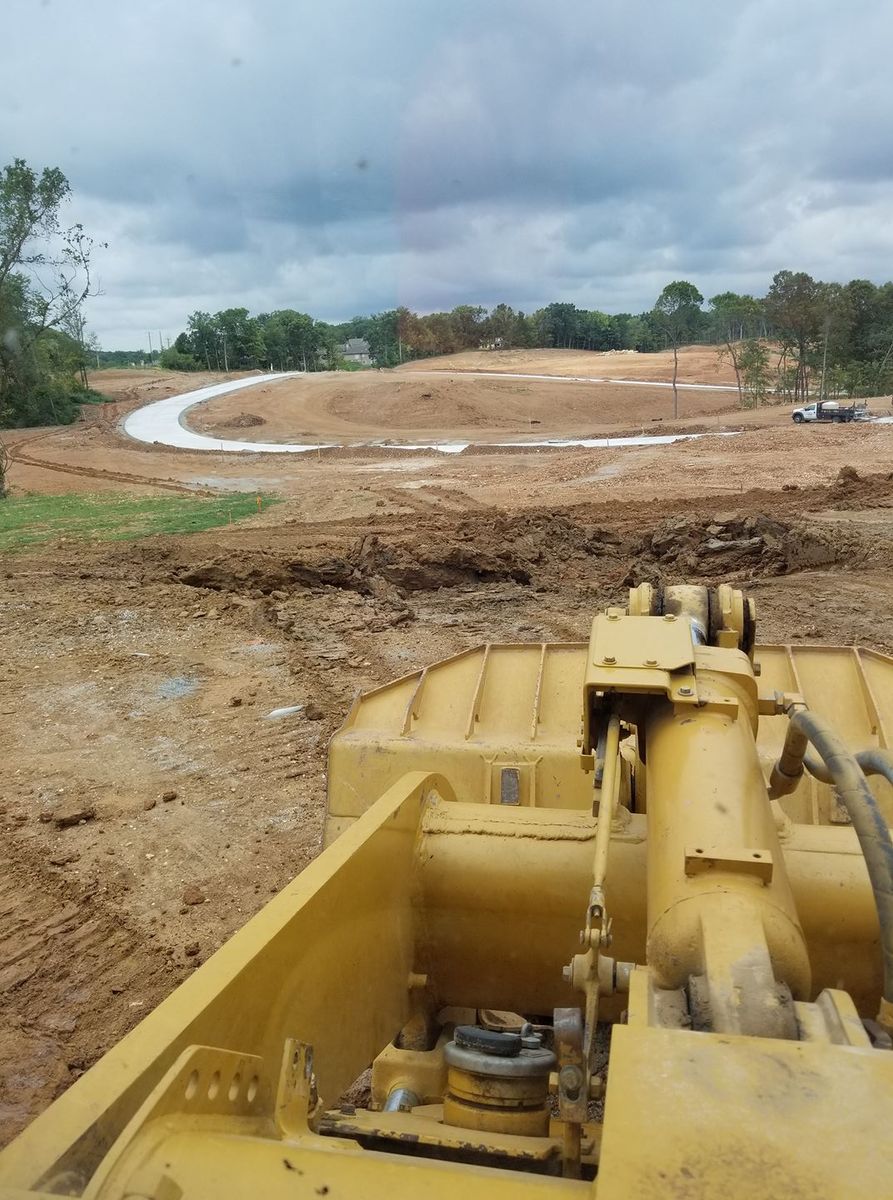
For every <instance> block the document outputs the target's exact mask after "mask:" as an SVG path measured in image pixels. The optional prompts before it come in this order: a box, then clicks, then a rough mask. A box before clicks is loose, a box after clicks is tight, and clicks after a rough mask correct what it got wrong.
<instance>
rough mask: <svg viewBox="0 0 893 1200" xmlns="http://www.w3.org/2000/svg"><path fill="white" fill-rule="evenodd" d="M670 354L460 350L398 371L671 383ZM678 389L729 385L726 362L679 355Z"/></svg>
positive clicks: (690, 349)
mask: <svg viewBox="0 0 893 1200" xmlns="http://www.w3.org/2000/svg"><path fill="white" fill-rule="evenodd" d="M672 361H673V354H672V351H670V350H668V351H665V352H663V353H660V354H640V353H639V352H638V351H636V350H463V351H461V353H459V354H446V355H443V356H441V357H439V358H421V359H417V360H416V361H415V362H410V363H406V364H405V365H404V366H403V367H401V368H400V369H401V370H402V371H431V370H439V371H444V370H445V371H516V372H518V373H519V374H520V373H525V372H526V373H529V374H533V375H585V376H597V377H599V378H609V379H655V380H666V379H670V378H671V377H672V369H673V368H672ZM679 382H680V383H709V384H717V383H729V384H734V382H735V372H734V371H733V370H732V366H731V363H730V362H729V361H728V358H727V357H726V356H724V355H722V354H721V353H720V351H719V350H717V348H716V347H715V346H682V347H680V349H679Z"/></svg>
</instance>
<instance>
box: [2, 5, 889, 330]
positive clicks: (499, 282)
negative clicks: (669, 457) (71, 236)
mask: <svg viewBox="0 0 893 1200" xmlns="http://www.w3.org/2000/svg"><path fill="white" fill-rule="evenodd" d="M2 21H3V26H4V35H3V36H2V37H0V165H2V164H3V163H6V162H9V161H10V160H11V159H12V158H14V157H23V158H25V159H27V160H28V162H29V163H30V164H31V165H32V166H35V167H43V166H46V165H51V166H59V167H61V168H62V169H63V170H64V171H65V173H66V174H67V175H68V177H69V179H70V181H71V183H72V186H73V189H74V192H75V199H74V201H73V203H72V204H71V205H70V208H69V213H70V217H71V219H75V218H76V219H79V220H81V221H83V223H84V224H85V226H86V227H87V230H88V232H90V233H91V234H92V235H93V236H94V237H96V238H97V239H99V240H102V241H107V242H108V243H109V248H108V250H107V251H103V252H102V253H101V254H100V255H98V256H97V260H98V266H99V273H100V277H101V284H102V290H103V293H104V294H103V295H102V296H101V297H99V298H97V299H95V300H93V301H92V302H91V304H90V309H89V314H88V315H89V320H90V325H91V328H92V329H93V330H94V331H95V332H97V333H98V334H99V337H100V339H101V341H102V344H103V345H104V346H105V347H106V348H110V349H114V348H130V347H137V346H145V345H146V342H147V338H146V331H147V330H148V329H151V330H153V331H155V330H159V329H160V330H162V331H163V333H164V334H165V336H166V337H168V336H169V337H173V336H175V335H176V333H177V332H178V331H179V330H180V329H182V328H183V326H184V323H185V318H186V316H187V314H188V313H190V312H192V311H193V310H195V309H197V308H201V309H209V310H216V309H219V308H225V307H229V306H231V305H245V306H246V307H248V308H249V309H250V310H251V311H252V312H260V311H269V310H270V309H273V308H282V307H292V308H298V309H301V310H303V311H306V312H311V313H313V314H314V315H315V316H318V317H321V318H324V319H327V320H342V319H346V318H348V317H350V316H352V315H353V314H354V313H360V312H370V311H376V310H380V309H383V308H392V307H394V306H395V305H397V304H405V305H407V306H408V307H410V308H414V309H416V310H418V311H422V312H424V311H432V310H435V309H440V308H449V307H452V306H453V305H455V304H458V303H466V302H474V303H482V304H485V305H490V304H493V303H497V302H498V301H500V300H505V301H506V302H508V303H511V304H513V305H515V306H518V307H521V308H524V309H526V310H529V309H533V308H537V307H539V306H540V305H542V304H543V303H547V302H548V301H550V300H555V299H560V300H571V301H574V302H575V303H577V304H580V305H583V306H587V307H597V308H602V309H604V310H606V311H609V312H618V311H626V310H632V311H639V310H641V309H644V308H647V307H650V305H651V304H652V303H653V302H654V299H655V298H656V296H657V294H658V292H659V291H660V289H661V287H662V286H663V285H664V283H666V282H668V281H669V280H670V279H674V278H688V279H691V280H693V281H694V282H695V283H696V284H697V285H698V286H699V287H700V289H701V291H702V292H704V294H705V295H707V296H710V295H713V294H715V293H716V292H717V291H720V290H725V289H727V288H733V289H735V290H742V291H753V292H756V293H758V294H762V293H764V292H765V290H766V288H767V286H768V284H769V281H770V280H771V276H772V274H773V273H774V272H775V271H776V270H779V269H780V268H784V267H789V268H791V269H795V270H796V269H803V270H808V271H810V272H812V273H813V274H815V275H817V276H819V277H821V278H825V279H838V280H843V279H848V278H852V277H867V278H871V279H874V280H876V281H879V282H880V281H883V280H886V279H888V278H890V277H891V276H893V264H891V250H893V219H891V218H893V136H891V132H890V120H891V112H893V103H891V102H893V66H891V62H890V47H891V44H893V9H891V7H890V6H889V5H887V4H884V3H883V2H882V0H848V3H846V4H844V3H841V0H833V2H832V0H810V2H809V3H804V2H801V3H795V2H792V0H736V3H734V4H730V3H728V4H727V3H717V2H716V0H672V2H671V3H667V2H666V0H663V2H662V0H601V2H599V0H564V3H547V2H546V0H251V2H250V3H249V2H246V0H177V2H176V3H175V2H174V0H3V5H2Z"/></svg>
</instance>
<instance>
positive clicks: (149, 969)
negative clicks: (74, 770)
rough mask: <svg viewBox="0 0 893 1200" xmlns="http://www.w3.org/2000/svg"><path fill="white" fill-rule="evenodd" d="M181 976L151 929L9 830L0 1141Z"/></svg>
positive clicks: (0, 892)
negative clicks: (138, 925) (57, 871)
mask: <svg viewBox="0 0 893 1200" xmlns="http://www.w3.org/2000/svg"><path fill="white" fill-rule="evenodd" d="M177 982H178V977H177V975H176V974H175V973H174V972H173V971H172V970H171V967H170V965H169V963H168V961H167V960H166V959H165V957H164V956H163V954H162V952H161V951H160V950H157V949H155V948H154V947H153V946H152V945H151V943H148V944H147V942H146V939H145V937H139V936H137V934H136V933H134V932H133V931H132V930H131V929H130V928H129V927H128V924H127V921H126V918H125V917H123V915H122V913H121V911H116V912H114V913H112V912H111V911H110V910H109V909H107V908H106V907H105V905H104V904H103V903H102V902H101V901H97V899H96V898H95V896H91V895H89V894H78V892H77V889H76V888H75V887H73V886H71V885H69V884H67V883H66V881H65V880H63V879H62V878H61V877H59V876H55V875H54V873H53V871H52V869H51V868H49V867H47V866H46V865H44V864H43V863H41V862H39V861H38V860H37V858H36V856H35V855H34V854H33V853H32V852H31V850H30V848H28V847H26V846H25V845H23V844H22V843H21V842H17V840H16V839H14V838H12V837H10V836H9V833H8V832H7V837H6V840H5V845H4V847H3V850H2V852H0V1055H2V1057H3V1060H4V1062H5V1064H6V1067H5V1070H4V1072H3V1073H2V1074H0V1145H2V1144H5V1143H6V1142H8V1141H10V1140H11V1139H12V1138H13V1137H14V1136H15V1135H16V1133H18V1132H19V1131H20V1130H21V1129H22V1128H23V1127H24V1126H25V1125H26V1124H27V1123H28V1121H29V1120H32V1119H33V1117H34V1115H35V1114H36V1113H37V1112H40V1111H41V1110H42V1109H44V1108H46V1107H47V1105H48V1104H49V1103H50V1102H51V1101H52V1100H53V1099H55V1097H56V1096H58V1095H59V1094H61V1092H63V1091H64V1090H65V1089H66V1088H67V1087H68V1086H69V1085H70V1084H71V1083H73V1082H74V1080H75V1079H76V1078H77V1077H78V1076H79V1075H80V1074H82V1073H83V1071H84V1070H85V1069H86V1068H87V1067H88V1066H90V1065H91V1063H92V1062H94V1061H95V1060H96V1059H97V1058H99V1057H100V1055H101V1054H103V1053H104V1052H105V1051H106V1050H107V1049H108V1048H109V1047H110V1046H112V1045H113V1044H114V1043H115V1042H116V1041H118V1040H119V1039H120V1038H121V1037H122V1036H123V1035H124V1033H126V1032H127V1030H128V1029H130V1028H131V1027H132V1026H133V1025H134V1024H136V1022H137V1021H138V1020H139V1019H140V1018H141V1017H142V1016H144V1015H145V1014H146V1013H147V1012H149V1011H151V1009H152V1008H153V1007H154V1005H155V1004H157V1003H158V1002H159V1001H160V1000H161V999H162V998H163V996H164V995H166V994H167V992H169V991H170V990H171V989H172V988H173V987H174V986H175V984H176V983H177Z"/></svg>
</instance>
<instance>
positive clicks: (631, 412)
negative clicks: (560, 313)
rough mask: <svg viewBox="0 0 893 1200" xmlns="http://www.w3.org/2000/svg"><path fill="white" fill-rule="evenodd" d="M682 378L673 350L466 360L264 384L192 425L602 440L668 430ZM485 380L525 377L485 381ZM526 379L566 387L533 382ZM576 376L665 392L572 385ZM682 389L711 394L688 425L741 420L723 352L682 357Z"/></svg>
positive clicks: (260, 436) (692, 403)
mask: <svg viewBox="0 0 893 1200" xmlns="http://www.w3.org/2000/svg"><path fill="white" fill-rule="evenodd" d="M672 369H673V368H672V354H671V353H669V352H666V353H661V354H637V353H634V352H626V351H622V352H616V353H608V354H596V353H589V354H583V353H580V352H574V351H564V350H538V351H534V350H511V351H477V352H467V353H465V354H457V355H453V356H452V357H450V358H443V359H439V358H437V359H422V360H419V361H418V362H414V363H408V364H406V366H404V367H400V368H397V369H395V370H385V371H378V370H371V371H357V372H353V373H346V372H337V371H325V372H319V373H316V374H313V375H306V376H302V377H298V378H294V379H290V380H285V381H280V382H277V383H270V384H268V385H262V386H260V387H259V388H258V389H257V390H256V391H255V390H252V391H251V392H250V393H244V392H236V393H232V394H230V395H227V396H220V397H217V398H215V399H213V400H210V401H207V402H206V403H205V404H202V405H201V406H199V407H198V408H196V409H195V410H193V411H192V412H191V413H190V414H189V417H188V424H189V426H190V427H191V428H193V429H196V430H198V431H199V432H201V433H207V434H211V435H213V436H216V437H233V436H238V438H239V440H241V441H264V442H270V441H272V442H280V441H281V442H289V441H291V442H301V441H338V442H339V443H343V442H349V443H357V442H362V441H370V440H390V441H407V440H408V441H412V440H413V439H420V438H433V437H437V438H443V437H444V435H445V432H446V433H447V434H448V436H449V437H451V438H455V439H459V440H462V439H467V440H474V441H498V440H505V439H506V438H509V437H511V438H518V437H521V438H524V439H527V440H532V439H538V438H550V437H568V436H576V437H587V436H590V437H591V436H593V435H596V434H597V433H598V432H601V431H606V430H618V429H620V430H624V431H626V430H633V431H645V432H648V433H651V432H655V431H656V432H662V429H661V426H662V425H663V424H665V423H667V422H671V421H672V420H673V393H672V391H671V390H670V389H669V388H668V387H666V383H667V381H668V380H669V379H671V378H672ZM486 372H515V373H517V375H518V377H516V378H500V377H499V376H497V375H494V376H493V377H492V378H490V377H488V376H487V374H484V375H483V377H482V374H481V373H486ZM524 373H543V374H548V375H552V376H555V377H556V378H555V379H553V380H549V379H528V378H524V377H523V374H524ZM577 374H585V375H591V376H599V377H608V376H610V377H613V378H617V379H620V380H624V379H626V380H638V381H645V382H646V383H647V382H648V381H654V382H660V383H662V384H663V385H664V386H661V387H648V386H642V387H633V386H632V385H631V384H628V383H622V382H621V383H613V382H599V383H593V382H588V381H577V380H575V379H573V378H571V377H572V376H574V375H577ZM562 377H564V378H562ZM679 381H680V382H681V383H684V382H688V383H702V384H705V385H707V387H706V388H705V390H703V391H689V390H681V391H680V392H679V418H678V419H679V421H680V422H681V424H682V426H683V427H685V426H686V425H687V424H690V423H691V422H692V420H698V419H700V420H703V419H705V418H707V419H710V420H713V419H715V418H716V416H717V414H730V413H734V412H735V411H736V408H737V399H738V397H737V393H735V392H729V391H710V390H709V387H716V386H717V385H733V384H734V375H733V374H732V373H731V372H730V368H729V367H728V365H727V364H725V363H724V362H722V361H721V360H720V357H719V354H718V352H717V351H716V350H715V349H714V348H712V347H709V348H702V347H697V348H693V349H685V350H683V351H682V352H681V354H680V372H679ZM633 392H634V393H635V394H634V395H633V394H632V393H633ZM234 430H238V434H237V435H236V434H234V432H233V431H234Z"/></svg>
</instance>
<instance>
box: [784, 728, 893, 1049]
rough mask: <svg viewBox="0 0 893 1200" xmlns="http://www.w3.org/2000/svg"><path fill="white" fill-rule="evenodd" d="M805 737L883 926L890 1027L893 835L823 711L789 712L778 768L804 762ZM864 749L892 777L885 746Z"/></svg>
mask: <svg viewBox="0 0 893 1200" xmlns="http://www.w3.org/2000/svg"><path fill="white" fill-rule="evenodd" d="M807 742H811V743H812V745H813V746H814V747H815V749H816V750H817V751H818V754H819V757H820V758H821V760H822V763H823V764H824V766H825V769H826V770H827V773H828V776H829V779H830V782H832V783H833V784H834V786H835V787H836V788H837V792H838V795H839V796H840V799H841V801H842V802H843V805H844V807H845V808H846V810H847V812H848V813H849V816H850V820H851V821H852V822H853V828H854V829H855V831H856V836H857V837H858V839H859V845H860V846H861V848H862V853H863V855H864V856H865V865H866V867H867V868H868V878H869V881H870V883H871V890H872V892H873V893H874V902H875V906H876V907H877V914H878V923H879V924H880V929H881V955H882V958H883V970H884V994H883V999H882V1000H881V1012H880V1016H879V1020H880V1022H881V1024H883V1025H885V1026H886V1027H889V1026H890V1025H891V1021H893V839H891V837H890V828H889V826H888V825H887V822H886V821H885V820H884V816H883V813H882V812H881V810H880V807H879V806H878V803H877V800H876V799H875V797H874V795H873V794H872V791H871V788H870V787H869V786H868V780H867V779H866V778H865V774H864V773H863V769H862V767H861V766H860V763H859V761H857V758H856V756H855V755H854V754H852V753H851V752H850V751H849V750H848V749H847V747H846V746H845V745H844V743H843V741H842V740H841V738H840V737H838V735H837V734H836V733H835V732H834V730H833V729H832V728H831V727H830V726H829V725H828V724H827V723H826V722H825V721H823V720H822V719H821V717H817V716H815V715H814V714H813V713H811V712H810V711H809V710H808V709H805V708H800V709H797V710H795V711H794V712H792V713H791V714H790V727H789V730H788V737H787V738H786V739H785V749H784V750H783V751H782V757H781V759H780V760H779V764H781V763H782V762H784V765H783V767H782V768H781V772H782V774H783V775H784V776H786V777H788V778H791V777H793V776H794V775H795V772H794V771H792V770H791V766H792V765H793V760H795V759H796V757H797V756H798V754H799V756H800V760H801V763H802V760H803V755H804V754H805V751H806V743H807ZM801 747H802V749H801ZM863 755H870V756H871V758H870V759H869V758H866V759H865V761H866V765H868V766H870V767H873V768H877V769H878V770H879V773H880V774H883V775H884V776H885V777H886V778H888V779H889V778H890V774H889V773H888V772H889V771H890V766H891V764H890V756H889V755H887V754H885V753H884V752H883V751H863ZM774 774H775V772H773V775H774Z"/></svg>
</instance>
